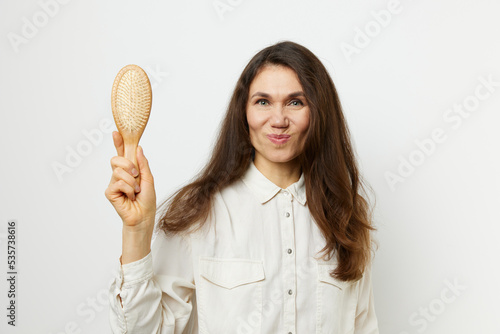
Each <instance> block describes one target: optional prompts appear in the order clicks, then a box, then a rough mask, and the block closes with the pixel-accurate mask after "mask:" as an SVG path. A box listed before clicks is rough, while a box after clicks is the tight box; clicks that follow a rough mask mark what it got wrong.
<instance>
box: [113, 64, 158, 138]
mask: <svg viewBox="0 0 500 334" xmlns="http://www.w3.org/2000/svg"><path fill="white" fill-rule="evenodd" d="M116 85H117V86H116V91H115V121H116V123H117V124H116V125H117V127H120V128H121V129H122V130H126V131H130V132H137V131H141V130H143V129H144V127H145V126H146V123H147V121H148V118H149V112H150V110H151V86H150V84H149V80H148V78H147V76H146V74H145V73H144V72H142V71H140V70H136V69H129V70H127V71H126V72H125V73H124V74H123V75H122V77H121V79H119V81H118V82H117V83H116Z"/></svg>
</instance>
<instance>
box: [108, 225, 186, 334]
mask: <svg viewBox="0 0 500 334" xmlns="http://www.w3.org/2000/svg"><path fill="white" fill-rule="evenodd" d="M120 260H121V257H120ZM194 289H195V285H194V278H193V268H192V261H191V242H190V238H189V237H186V238H184V237H181V236H177V235H175V236H168V237H167V236H166V235H165V233H163V232H159V233H158V234H157V235H156V237H155V238H154V240H153V243H152V246H151V252H150V253H149V254H148V255H146V256H145V257H144V258H142V259H140V260H137V261H135V262H131V263H127V264H124V265H122V264H121V261H120V262H119V263H117V266H116V271H115V280H114V281H113V282H112V283H111V286H110V288H109V301H110V305H109V321H110V325H111V329H112V333H115V334H116V333H120V334H123V333H128V334H133V333H141V334H150V333H151V334H154V333H157V334H180V333H183V332H184V330H185V329H186V328H187V327H188V326H190V323H191V321H190V320H191V310H192V309H193V297H194V296H193V295H194V294H193V292H194ZM120 297H121V300H122V302H121V303H120ZM122 304H123V306H122Z"/></svg>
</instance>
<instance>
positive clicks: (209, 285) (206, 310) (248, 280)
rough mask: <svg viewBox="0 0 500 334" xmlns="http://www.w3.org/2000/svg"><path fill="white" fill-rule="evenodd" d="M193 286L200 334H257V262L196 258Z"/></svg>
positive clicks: (259, 286) (259, 306)
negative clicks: (194, 285)
mask: <svg viewBox="0 0 500 334" xmlns="http://www.w3.org/2000/svg"><path fill="white" fill-rule="evenodd" d="M198 268H199V276H200V277H199V279H198V282H197V284H196V285H197V286H196V294H197V301H198V305H197V306H198V313H199V324H200V333H211V334H212V333H261V325H262V324H261V323H262V303H263V301H262V284H263V281H264V280H265V274H264V265H263V263H262V261H261V260H253V259H241V258H214V257H200V259H199V267H198Z"/></svg>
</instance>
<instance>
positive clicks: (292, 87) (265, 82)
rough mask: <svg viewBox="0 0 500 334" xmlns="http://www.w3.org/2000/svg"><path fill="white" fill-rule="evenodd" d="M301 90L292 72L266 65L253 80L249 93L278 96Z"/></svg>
mask: <svg viewBox="0 0 500 334" xmlns="http://www.w3.org/2000/svg"><path fill="white" fill-rule="evenodd" d="M301 90H302V85H301V84H300V81H299V77H298V76H297V73H295V71H294V70H292V69H291V68H289V67H285V66H281V65H266V66H264V67H262V68H261V69H260V70H259V72H258V73H257V75H256V76H255V78H254V79H253V81H252V83H251V84H250V89H249V93H250V94H253V93H254V92H256V91H262V92H265V93H269V94H280V93H289V92H290V91H294V92H295V91H301Z"/></svg>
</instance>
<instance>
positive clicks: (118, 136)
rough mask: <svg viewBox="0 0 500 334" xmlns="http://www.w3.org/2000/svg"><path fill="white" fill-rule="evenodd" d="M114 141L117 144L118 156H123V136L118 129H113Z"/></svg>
mask: <svg viewBox="0 0 500 334" xmlns="http://www.w3.org/2000/svg"><path fill="white" fill-rule="evenodd" d="M113 143H114V144H115V148H116V154H118V156H120V157H123V152H124V145H123V137H122V135H121V134H120V132H118V131H113Z"/></svg>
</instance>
